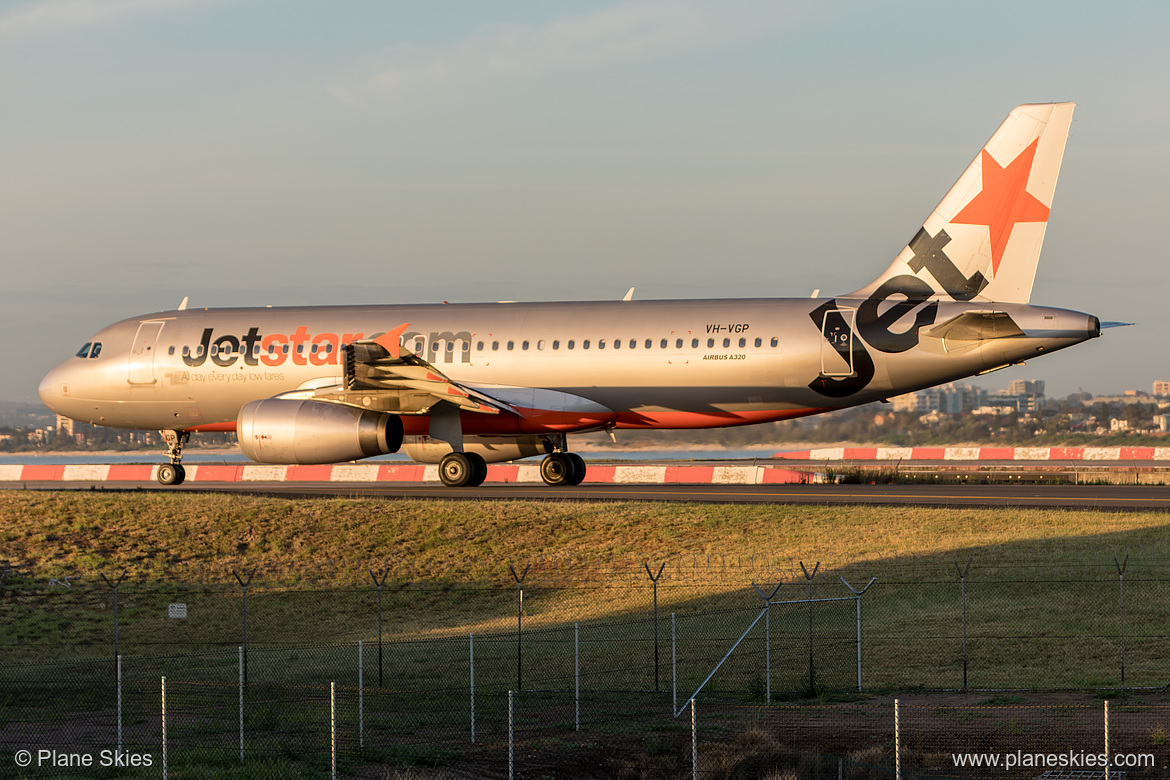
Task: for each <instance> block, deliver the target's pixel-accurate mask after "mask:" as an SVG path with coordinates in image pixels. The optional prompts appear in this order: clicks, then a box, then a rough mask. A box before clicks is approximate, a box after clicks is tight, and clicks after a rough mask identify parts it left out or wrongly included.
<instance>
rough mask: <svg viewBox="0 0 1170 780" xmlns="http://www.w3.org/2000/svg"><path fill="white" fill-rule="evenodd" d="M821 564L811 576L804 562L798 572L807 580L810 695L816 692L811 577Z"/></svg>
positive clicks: (818, 564) (818, 566) (819, 565)
mask: <svg viewBox="0 0 1170 780" xmlns="http://www.w3.org/2000/svg"><path fill="white" fill-rule="evenodd" d="M820 568H821V562H820V561H817V565H816V566H814V567H813V571H812V574H809V573H808V569H806V568H805V567H804V561H801V562H800V570H801V571H803V572H804V577H805V579H807V580H808V690H809V693H812V692H814V691H815V690H816V671H815V669H814V668H813V605H812V597H813V577H815V576H817V572H818V571H820Z"/></svg>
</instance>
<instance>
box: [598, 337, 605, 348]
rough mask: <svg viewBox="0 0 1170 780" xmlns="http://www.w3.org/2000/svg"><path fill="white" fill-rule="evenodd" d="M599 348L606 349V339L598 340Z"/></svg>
mask: <svg viewBox="0 0 1170 780" xmlns="http://www.w3.org/2000/svg"><path fill="white" fill-rule="evenodd" d="M597 348H598V349H605V339H598V340H597Z"/></svg>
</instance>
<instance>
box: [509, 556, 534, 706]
mask: <svg viewBox="0 0 1170 780" xmlns="http://www.w3.org/2000/svg"><path fill="white" fill-rule="evenodd" d="M530 568H532V564H531V563H530V564H528V565H527V566H525V567H524V573H523V574H520V575H517V574H516V569H515V567H513V566H512V565H511V564H509V565H508V571H510V572H512V579H514V580H516V690H517V692H519V691H522V690H524V685H523V680H524V677H523V671H522V669H523V666H522V664H521V659H522V658H523V652H524V651H523V649H522V647H521V644H520V637H521V636H523V634H524V578H525V577H527V576H528V570H529V569H530Z"/></svg>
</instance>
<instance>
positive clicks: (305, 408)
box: [236, 398, 402, 463]
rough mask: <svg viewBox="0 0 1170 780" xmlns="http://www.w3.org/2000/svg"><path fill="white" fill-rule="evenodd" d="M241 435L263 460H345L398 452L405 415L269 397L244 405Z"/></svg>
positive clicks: (253, 455)
mask: <svg viewBox="0 0 1170 780" xmlns="http://www.w3.org/2000/svg"><path fill="white" fill-rule="evenodd" d="M236 434H237V437H238V439H239V443H240V449H241V450H242V451H243V453H244V454H245V455H247V456H248V457H249V458H251V459H252V460H254V461H256V462H258V463H341V462H344V461H347V460H359V459H361V458H371V457H374V456H376V455H387V454H389V453H392V452H398V448H399V447H401V446H402V420H401V419H399V417H398V416H397V415H393V414H381V413H378V412H371V411H368V410H366V409H357V408H355V407H352V406H344V405H342V404H333V403H325V402H322V401H309V400H295V399H283V398H267V399H264V400H262V401H252V402H251V403H248V404H245V405H244V408H243V409H241V410H240V416H239V419H238V420H237V422H236Z"/></svg>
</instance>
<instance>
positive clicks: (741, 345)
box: [739, 339, 747, 349]
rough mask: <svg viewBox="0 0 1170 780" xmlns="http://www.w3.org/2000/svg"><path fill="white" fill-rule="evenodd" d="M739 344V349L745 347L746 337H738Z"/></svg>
mask: <svg viewBox="0 0 1170 780" xmlns="http://www.w3.org/2000/svg"><path fill="white" fill-rule="evenodd" d="M739 346H740V348H741V349H742V348H743V347H746V346H747V339H740V340H739Z"/></svg>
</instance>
